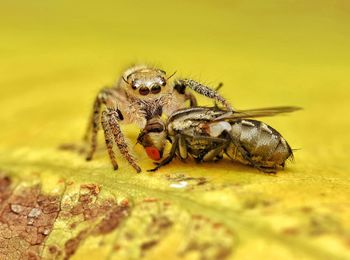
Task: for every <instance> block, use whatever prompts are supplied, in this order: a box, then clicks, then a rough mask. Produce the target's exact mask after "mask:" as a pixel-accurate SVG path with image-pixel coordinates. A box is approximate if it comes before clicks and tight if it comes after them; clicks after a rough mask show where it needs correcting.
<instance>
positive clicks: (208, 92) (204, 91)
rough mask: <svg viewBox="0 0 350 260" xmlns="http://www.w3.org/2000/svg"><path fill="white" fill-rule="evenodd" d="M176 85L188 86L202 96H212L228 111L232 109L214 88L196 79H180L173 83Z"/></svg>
mask: <svg viewBox="0 0 350 260" xmlns="http://www.w3.org/2000/svg"><path fill="white" fill-rule="evenodd" d="M176 85H179V86H185V87H189V88H190V89H192V90H193V91H195V92H197V93H199V94H201V95H203V96H206V97H208V98H212V99H214V100H216V101H218V102H220V103H221V104H223V106H224V107H225V108H226V109H228V110H230V111H231V110H233V109H232V107H231V105H230V104H229V103H228V101H227V100H226V99H225V98H223V97H222V96H221V95H220V94H219V93H218V92H217V91H216V90H214V89H211V88H209V87H208V86H205V85H203V84H201V83H199V82H197V81H194V80H192V79H181V80H178V81H177V82H176V83H175V87H176Z"/></svg>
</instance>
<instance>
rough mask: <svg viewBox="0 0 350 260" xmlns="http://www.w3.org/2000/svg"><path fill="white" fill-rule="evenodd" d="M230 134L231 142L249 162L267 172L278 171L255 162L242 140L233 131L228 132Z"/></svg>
mask: <svg viewBox="0 0 350 260" xmlns="http://www.w3.org/2000/svg"><path fill="white" fill-rule="evenodd" d="M226 133H227V134H228V135H229V138H230V139H231V143H232V144H233V145H234V146H235V147H236V148H237V150H238V152H239V153H240V154H241V155H242V157H243V159H244V160H246V161H247V162H249V164H250V165H251V166H252V167H254V168H256V169H258V170H259V171H262V172H265V173H276V171H273V169H268V168H266V167H263V166H261V165H260V164H258V163H257V162H255V161H254V160H253V159H252V158H251V155H250V154H249V152H248V151H247V150H246V149H245V148H244V147H243V145H242V144H241V142H240V141H239V140H237V139H236V138H235V137H234V136H233V135H232V134H231V133H229V132H227V131H226Z"/></svg>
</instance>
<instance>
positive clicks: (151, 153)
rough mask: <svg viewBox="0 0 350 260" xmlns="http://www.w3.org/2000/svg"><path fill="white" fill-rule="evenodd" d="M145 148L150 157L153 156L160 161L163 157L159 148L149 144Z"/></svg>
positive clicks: (153, 158)
mask: <svg viewBox="0 0 350 260" xmlns="http://www.w3.org/2000/svg"><path fill="white" fill-rule="evenodd" d="M145 150H146V153H147V155H148V157H149V158H151V159H152V160H155V161H159V160H160V159H161V156H160V152H159V151H158V149H157V148H155V147H153V146H149V147H146V148H145Z"/></svg>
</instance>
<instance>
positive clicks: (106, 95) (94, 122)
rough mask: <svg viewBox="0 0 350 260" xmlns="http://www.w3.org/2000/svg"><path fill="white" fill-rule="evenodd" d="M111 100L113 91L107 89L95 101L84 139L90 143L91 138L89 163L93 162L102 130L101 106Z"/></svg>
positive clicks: (87, 158) (87, 157)
mask: <svg viewBox="0 0 350 260" xmlns="http://www.w3.org/2000/svg"><path fill="white" fill-rule="evenodd" d="M111 98H112V91H111V89H108V88H105V89H102V90H101V91H100V93H99V94H98V95H97V97H96V99H95V101H94V105H93V110H92V114H91V117H90V121H89V124H88V128H87V130H86V134H85V137H84V139H85V140H86V141H89V138H90V150H89V151H88V154H87V156H86V160H87V161H90V160H92V157H93V155H94V153H95V151H96V147H97V133H98V130H99V129H100V118H101V106H102V105H103V104H106V103H107V100H108V99H111Z"/></svg>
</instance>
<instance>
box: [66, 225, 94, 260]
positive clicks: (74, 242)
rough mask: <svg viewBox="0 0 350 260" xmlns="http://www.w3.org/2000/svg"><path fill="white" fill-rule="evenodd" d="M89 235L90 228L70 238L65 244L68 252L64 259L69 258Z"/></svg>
mask: <svg viewBox="0 0 350 260" xmlns="http://www.w3.org/2000/svg"><path fill="white" fill-rule="evenodd" d="M87 236H88V230H83V231H81V232H80V233H79V234H78V235H77V236H76V237H74V238H71V239H69V240H68V241H67V242H66V243H65V245H64V249H65V252H66V255H65V257H64V259H69V258H70V257H71V256H72V255H73V254H74V253H75V252H76V251H77V249H78V247H79V244H80V243H81V241H82V240H84V239H85V238H86V237H87Z"/></svg>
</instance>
